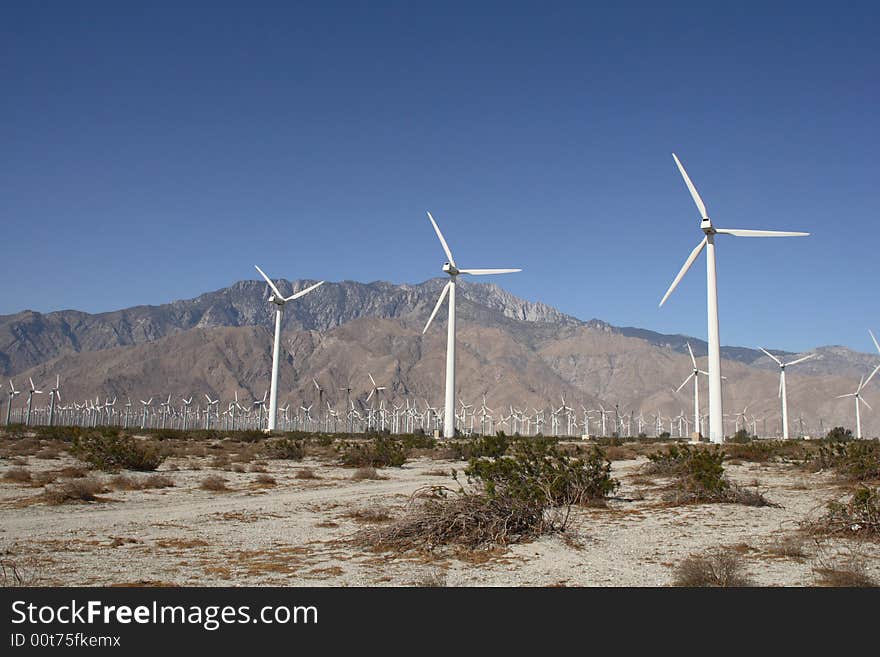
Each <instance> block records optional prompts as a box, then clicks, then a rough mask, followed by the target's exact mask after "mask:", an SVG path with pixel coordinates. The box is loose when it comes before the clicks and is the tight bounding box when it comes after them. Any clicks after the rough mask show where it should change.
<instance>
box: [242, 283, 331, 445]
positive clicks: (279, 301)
mask: <svg viewBox="0 0 880 657" xmlns="http://www.w3.org/2000/svg"><path fill="white" fill-rule="evenodd" d="M254 267H256V269H257V271H258V272H260V276H262V277H263V278H264V279H266V282H267V283H268V284H269V287H270V288H271V290H272V296H270V297H269V302H270V303H274V304H275V342H274V344H273V347H272V384H271V386H270V387H269V426H268V428H267V429H266V430H267V431H275V416H276V415H277V411H278V358H279V353H280V349H281V318H282V316H283V315H284V305H285V304H286V303H287V302H288V301H293V300H294V299H299V298H300V297H302V296H305V295H306V294H308V293H309V292H311V291H312V290H314V289H315V288H316V287H318V286H320V285H323V283H324V281H319V282H318V283H315V284H314V285H310V286H309V287H307V288H305V289H303V290H300V291H299V292H296V293H295V294H291V295H290V296H289V297H285V296H284V295H283V294H281V292H279V291H278V288H277V287H275V283H273V282H272V280H271V279H270V278H269V277H268V276H266V274H265V273H264V272H263V270H262V269H260V268H259V267H257V266H256V265H254Z"/></svg>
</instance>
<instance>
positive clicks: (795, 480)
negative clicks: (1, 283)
mask: <svg viewBox="0 0 880 657" xmlns="http://www.w3.org/2000/svg"><path fill="white" fill-rule="evenodd" d="M22 441H24V442H22ZM2 446H3V451H2V458H0V555H2V558H3V560H4V561H3V563H4V570H3V575H4V580H5V581H4V582H3V585H4V586H10V585H16V584H24V585H47V586H111V585H130V586H131V585H134V586H138V585H142V586H162V585H173V586H230V585H231V586H270V585H279V586H337V587H341V586H669V585H672V584H673V583H674V581H675V578H674V573H675V569H676V567H677V565H678V564H680V563H681V562H682V561H683V560H685V559H686V558H688V557H689V556H691V555H699V554H704V553H706V551H709V550H714V549H716V548H722V547H723V548H726V549H727V550H728V552H729V553H732V554H734V555H736V556H737V558H738V559H740V560H741V562H742V566H743V570H744V574H745V575H746V576H747V578H748V579H749V580H750V581H751V582H752V583H753V584H755V585H758V586H816V585H827V584H828V583H829V580H828V578H827V577H826V575H825V574H826V573H828V572H829V571H834V570H836V569H844V570H845V569H847V568H850V567H853V566H855V567H857V568H859V569H860V570H861V571H862V573H863V574H866V575H867V576H868V577H869V578H871V579H873V580H874V581H878V580H880V543H878V542H877V541H876V540H875V541H872V540H862V539H855V538H848V537H843V538H840V537H828V536H816V535H815V534H813V533H811V532H809V531H806V530H805V524H804V523H809V522H810V521H811V520H813V519H815V518H817V517H819V516H820V515H821V514H822V513H823V511H824V509H825V507H826V504H827V502H828V501H829V500H834V499H844V498H845V497H846V496H847V495H848V494H851V490H852V489H851V487H847V486H846V485H844V484H843V483H842V482H840V481H839V480H838V479H837V478H836V476H835V474H834V473H833V472H827V471H825V472H810V471H807V470H806V469H804V468H802V467H800V466H798V465H797V464H795V463H786V462H770V463H755V462H748V461H735V460H734V461H731V462H728V463H726V471H727V474H728V475H729V476H730V478H731V479H732V480H733V481H736V482H739V483H741V484H743V485H745V486H753V487H754V486H758V487H759V488H760V490H761V492H763V493H764V495H765V496H766V497H767V498H768V499H769V500H771V501H772V502H774V503H776V504H778V505H779V506H778V507H772V506H769V507H751V506H742V505H739V504H691V505H684V506H672V505H670V504H668V503H667V502H666V501H664V497H663V490H664V487H665V486H666V483H667V482H665V481H664V478H663V477H657V476H647V475H645V474H644V470H645V464H646V463H647V459H646V457H645V456H644V454H645V453H646V451H647V450H648V449H650V447H647V446H645V445H639V446H638V447H639V449H637V450H636V449H633V450H628V449H626V448H625V447H624V448H623V449H618V450H617V451H616V453H610V454H609V456H610V457H611V458H612V475H613V476H614V477H615V478H617V479H618V480H619V481H620V482H621V486H620V488H619V489H618V490H617V491H616V493H615V494H614V495H613V497H612V498H611V499H610V500H609V501H608V502H607V505H606V506H605V507H604V508H602V507H572V508H571V511H570V516H569V520H568V524H567V528H566V530H565V531H564V532H559V533H554V534H550V535H544V536H541V537H539V538H537V539H535V540H530V541H526V542H521V543H515V544H511V545H508V546H497V547H493V548H490V549H478V550H465V549H461V548H453V547H448V548H439V549H435V550H432V551H424V550H422V551H410V552H402V553H401V552H393V551H381V550H376V549H372V548H370V547H369V546H364V545H361V544H358V543H357V542H355V541H353V540H352V539H353V537H356V536H357V535H358V534H359V532H362V531H364V530H365V529H368V528H372V527H376V526H380V525H381V524H382V523H389V522H393V521H394V519H395V518H399V517H401V516H402V515H403V514H405V513H406V512H407V504H408V502H409V501H410V497H411V495H412V494H413V493H414V492H415V491H416V490H418V489H420V488H422V487H424V486H428V485H449V486H452V487H455V486H456V483H455V482H454V481H453V479H452V478H451V476H450V473H451V472H452V470H453V469H455V470H457V471H459V472H460V471H461V470H462V469H463V468H464V467H465V465H466V463H465V462H463V461H456V460H450V459H448V458H443V456H444V454H443V452H442V451H440V452H435V453H430V452H429V450H421V453H418V454H415V455H411V458H410V459H409V460H408V461H407V462H406V463H405V464H404V465H403V466H402V467H386V468H380V469H378V470H376V471H375V474H373V473H369V472H368V473H365V472H364V471H358V470H354V469H352V468H347V467H341V466H340V465H339V462H338V460H337V459H334V458H333V455H332V453H331V452H329V451H325V452H324V453H315V454H309V455H307V456H306V457H305V458H303V459H302V460H279V459H266V458H262V457H259V456H255V455H254V452H253V447H252V446H248V445H243V444H235V443H234V444H227V443H226V442H225V441H222V440H208V441H205V442H204V444H201V445H199V446H198V447H192V446H190V447H188V448H187V449H186V450H183V451H181V450H178V454H177V455H174V456H171V457H169V458H167V459H166V460H165V461H164V462H163V463H162V464H161V466H160V467H159V468H158V470H157V471H156V472H155V473H147V472H126V471H123V472H122V473H117V474H113V473H105V472H101V471H98V470H93V469H90V468H89V466H88V465H87V464H84V463H83V462H82V461H80V460H78V459H76V458H74V457H72V456H71V455H70V454H69V453H67V452H66V451H65V449H64V448H63V446H62V445H60V444H59V443H57V442H53V441H46V440H37V439H34V438H24V439H19V441H18V442H17V443H16V442H14V441H12V440H10V439H8V438H7V439H3V441H2ZM655 447H657V446H655ZM657 448H659V447H657ZM184 452H185V453H184ZM22 471H26V472H27V473H28V474H27V475H21V472H22ZM10 473H11V474H10ZM16 473H18V474H16ZM356 473H358V474H356ZM157 475H158V476H160V477H161V479H160V480H155V479H154V480H153V482H152V483H153V485H157V486H162V487H158V488H152V489H150V488H148V489H144V490H138V488H139V487H140V486H141V485H143V483H145V482H147V481H148V480H149V479H150V478H154V477H156V476H157ZM120 477H121V478H120ZM212 477H218V478H220V479H222V480H223V481H222V482H218V481H217V479H216V478H215V479H211V478H212ZM372 477H377V478H372ZM82 479H88V480H90V481H97V482H98V483H99V484H100V486H101V490H100V492H99V493H98V494H97V495H96V497H95V499H94V500H93V501H86V502H83V501H76V500H74V501H66V502H64V503H59V502H58V501H57V500H56V501H55V502H54V503H53V501H52V500H51V499H50V498H49V497H48V496H47V490H51V489H52V488H53V487H57V486H58V485H59V484H63V483H64V482H66V481H76V480H82ZM206 480H208V481H207V483H206Z"/></svg>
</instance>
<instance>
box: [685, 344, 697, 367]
mask: <svg viewBox="0 0 880 657" xmlns="http://www.w3.org/2000/svg"><path fill="white" fill-rule="evenodd" d="M685 344H687V348H688V353H689V354H690V355H691V362H692V363H693V364H694V369H697V359H696V358H694V350H693V349H691V343H690V342H686V343H685Z"/></svg>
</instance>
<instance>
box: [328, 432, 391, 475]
mask: <svg viewBox="0 0 880 657" xmlns="http://www.w3.org/2000/svg"><path fill="white" fill-rule="evenodd" d="M337 451H338V453H339V459H340V462H341V463H342V465H344V466H345V467H349V468H365V467H372V468H384V467H394V468H399V467H400V466H402V465H403V464H404V463H406V451H407V450H406V448H405V447H404V445H403V442H402V441H400V440H395V439H394V438H390V437H388V436H385V435H382V434H376V435H374V436H373V438H372V440H369V441H367V442H344V443H342V444H341V445H339V447H337Z"/></svg>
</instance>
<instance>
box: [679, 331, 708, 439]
mask: <svg viewBox="0 0 880 657" xmlns="http://www.w3.org/2000/svg"><path fill="white" fill-rule="evenodd" d="M685 344H687V348H688V353H689V354H690V355H691V363H692V364H693V366H694V369H693V371H691V374H690V376H689V377H688V378H686V379H685V380H684V381H683V382H682V384H681V385H680V386H678V388H677V389H676V391H675V392H680V391H681V389H682V388H684V387H685V386H686V385H687V382H688V381H690V380H691V379H693V380H694V427H695V428H694V433H695V434H696V436H697V440H699V435H700V374H702V375H704V376H709V373H708V372H705V371H703V370H701V369H700V368H699V367H697V359H696V358H694V350H693V349H691V343H690V342H686V343H685Z"/></svg>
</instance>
